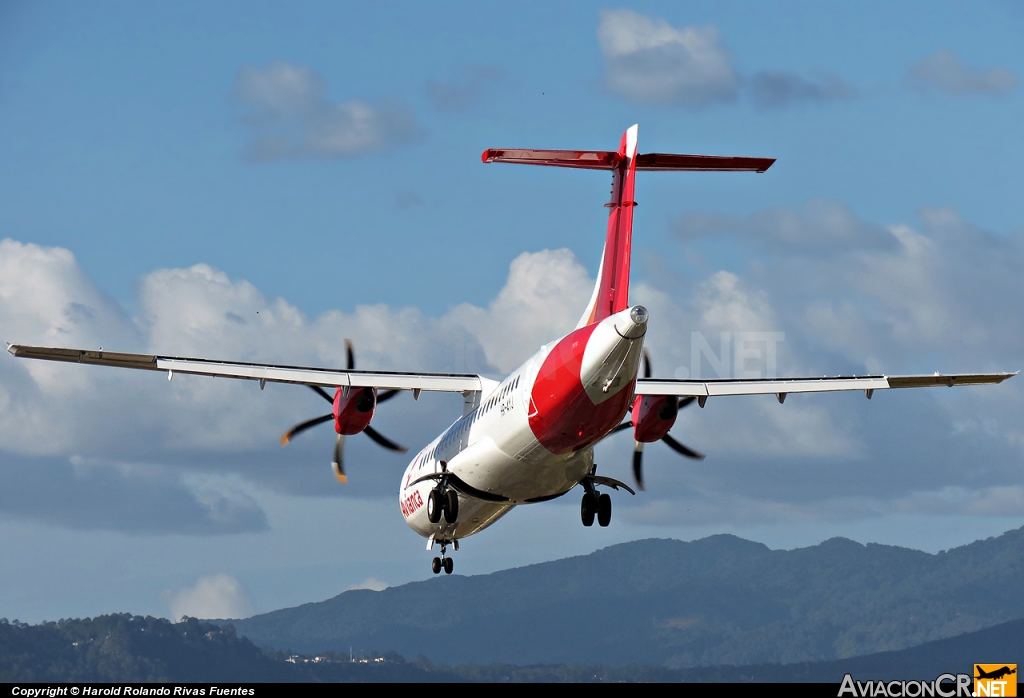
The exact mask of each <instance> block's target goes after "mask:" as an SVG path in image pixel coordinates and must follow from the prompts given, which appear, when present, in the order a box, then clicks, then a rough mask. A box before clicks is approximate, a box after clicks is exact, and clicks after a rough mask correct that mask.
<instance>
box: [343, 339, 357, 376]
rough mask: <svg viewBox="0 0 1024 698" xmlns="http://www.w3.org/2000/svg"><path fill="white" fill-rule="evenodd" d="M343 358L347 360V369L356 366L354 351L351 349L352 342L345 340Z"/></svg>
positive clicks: (352, 368)
mask: <svg viewBox="0 0 1024 698" xmlns="http://www.w3.org/2000/svg"><path fill="white" fill-rule="evenodd" d="M345 358H346V360H347V365H348V370H349V371H352V370H354V369H355V367H356V353H355V352H354V351H352V342H350V341H348V340H347V339H346V340H345Z"/></svg>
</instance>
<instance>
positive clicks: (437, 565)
mask: <svg viewBox="0 0 1024 698" xmlns="http://www.w3.org/2000/svg"><path fill="white" fill-rule="evenodd" d="M430 570H431V571H432V572H433V573H434V574H438V573H439V572H440V571H441V558H439V557H435V558H434V559H433V560H431V561H430Z"/></svg>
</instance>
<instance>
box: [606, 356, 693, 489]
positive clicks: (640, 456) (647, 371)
mask: <svg viewBox="0 0 1024 698" xmlns="http://www.w3.org/2000/svg"><path fill="white" fill-rule="evenodd" d="M650 377H651V360H650V356H649V355H648V354H647V351H646V350H644V378H650ZM695 399H696V398H694V397H684V398H679V397H676V396H675V395H667V396H665V398H664V400H665V401H664V403H663V404H662V405H661V406H660V407H659V408H658V411H657V417H658V419H659V420H662V421H666V422H669V424H670V426H669V428H670V429H671V425H672V424H675V420H676V415H677V414H678V413H679V410H681V409H683V408H684V407H686V406H687V405H689V404H690V403H691V402H693V401H694V400H695ZM635 404H637V403H634V405H635ZM632 409H633V408H632V407H630V410H632ZM634 417H636V418H639V417H638V416H637V415H634ZM632 428H633V420H632V419H631V420H630V421H628V422H623V423H622V424H620V425H619V426H617V427H615V428H614V429H612V431H611V433H612V434H614V433H616V432H619V431H623V430H624V429H632ZM660 440H661V441H664V442H665V444H666V445H667V446H668V447H669V448H671V449H672V450H673V451H675V452H676V453H680V454H682V455H684V456H686V457H687V458H694V459H696V460H704V454H703V453H700V452H698V451H694V450H693V449H692V448H690V447H689V446H687V445H686V444H683V443H680V442H679V441H676V440H675V439H674V438H672V437H671V436H670V435H669V434H668V431H667V430H666V432H665V434H664V435H662V436H661V438H660ZM643 460H644V442H643V441H637V442H636V446H635V447H634V449H633V478H634V479H635V480H636V486H637V487H639V488H640V489H644V475H643Z"/></svg>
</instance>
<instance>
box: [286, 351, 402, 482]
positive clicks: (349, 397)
mask: <svg viewBox="0 0 1024 698" xmlns="http://www.w3.org/2000/svg"><path fill="white" fill-rule="evenodd" d="M345 355H346V359H347V366H348V370H349V371H352V370H354V369H355V367H356V358H355V352H353V351H352V342H350V341H349V340H347V339H346V340H345ZM309 387H310V388H311V389H312V390H314V391H315V392H316V393H317V395H319V396H320V397H322V398H323V399H324V400H327V402H329V403H331V404H332V405H333V406H334V409H333V410H331V411H330V412H328V413H327V414H325V415H321V416H319V417H314V418H313V419H308V420H306V421H305V422H301V423H299V424H296V425H295V426H294V427H292V428H291V429H289V430H288V431H287V432H285V434H284V436H282V437H281V445H282V446H287V445H288V442H289V441H291V440H292V439H293V438H295V437H296V436H298V435H299V434H301V433H302V432H304V431H306V430H307V429H310V428H312V427H315V426H317V425H318V424H323V423H324V422H329V421H331V420H332V419H333V420H335V430H336V431H337V432H338V438H337V440H336V441H335V442H334V460H333V461H332V462H331V467H332V468H333V470H334V474H335V476H337V478H338V480H339V481H340V482H342V483H344V482H346V481H347V479H348V478H346V477H345V465H344V458H343V453H344V450H345V434H346V432H348V433H349V435H352V434H358V433H359V432H363V433H364V434H366V435H367V436H369V437H370V438H371V439H372V440H373V441H375V442H376V443H377V444H378V445H380V446H383V447H384V448H386V449H388V450H389V451H397V452H399V453H405V452H406V451H408V450H409V449H408V448H406V447H405V446H402V445H401V444H397V443H395V442H394V441H392V440H391V439H389V438H387V437H386V436H384V435H383V434H381V433H380V432H379V431H377V430H376V429H374V428H373V427H371V426H370V419H371V418H372V417H373V411H374V409H376V406H377V405H379V404H380V403H382V402H386V401H388V400H390V399H391V398H393V397H394V396H395V395H397V394H398V393H399V392H400V391H398V390H385V391H383V392H381V393H379V394H378V393H377V391H376V390H375V389H374V388H369V387H367V388H352V389H351V391H347V390H343V389H342V388H338V389H337V390H336V391H335V394H334V397H331V394H330V393H328V392H327V391H326V390H324V389H323V388H321V387H320V386H316V385H311V386H309ZM342 417H345V418H346V424H345V427H343V426H342ZM350 422H351V424H350ZM364 422H365V423H364ZM346 427H348V428H346Z"/></svg>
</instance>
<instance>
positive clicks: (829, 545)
mask: <svg viewBox="0 0 1024 698" xmlns="http://www.w3.org/2000/svg"><path fill="white" fill-rule="evenodd" d="M1022 573H1024V528H1021V529H1016V530H1012V531H1008V532H1007V533H1004V534H1003V535H1001V536H998V537H995V538H989V539H986V540H980V541H975V542H974V543H970V544H968V545H964V546H961V547H958V548H954V549H951V550H948V551H943V552H940V553H938V554H930V553H925V552H921V551H918V550H911V549H907V548H900V547H894V546H888V545H877V544H868V545H862V544H860V543H856V542H854V541H851V540H846V539H842V538H834V539H831V540H827V541H825V542H823V543H821V544H819V545H816V546H812V547H807V548H799V549H796V550H770V549H769V548H768V547H766V546H764V545H762V544H760V543H754V542H750V541H747V540H743V539H741V538H737V537H735V536H730V535H717V536H711V537H709V538H704V539H701V540H696V541H692V542H682V541H677V540H642V541H636V542H631V543H625V544H621V545H615V546H611V547H608V548H605V549H603V550H599V551H597V552H594V553H592V554H590V555H583V556H579V557H572V558H567V559H563V560H557V561H553V562H545V563H541V564H536V565H531V566H528V567H522V568H517V569H511V570H504V571H501V572H495V573H492V574H488V575H479V576H472V577H464V576H459V575H452V576H450V577H447V576H443V575H442V576H440V577H434V578H431V579H428V580H426V581H421V582H413V583H410V584H405V585H402V586H398V587H391V588H388V589H385V590H383V591H369V590H354V591H347V592H344V593H342V594H339V595H338V596H335V597H334V598H331V599H328V600H326V601H322V602H319V603H309V604H304V605H302V606H298V607H295V608H288V609H282V610H279V611H274V612H272V613H266V614H262V615H258V616H254V617H252V618H247V619H244V620H233V621H231V623H233V624H234V627H235V628H236V630H237V632H238V634H239V635H240V636H246V637H248V638H249V639H250V640H252V641H253V642H254V643H255V644H256V645H259V646H264V647H272V648H277V649H279V650H285V649H288V650H292V651H297V652H303V653H317V652H324V651H335V652H348V650H349V648H350V647H356V648H364V649H367V650H371V649H373V650H380V651H393V652H397V653H398V654H400V655H404V656H411V657H417V656H420V657H425V658H426V659H428V660H430V661H431V662H434V663H441V664H445V665H448V666H454V665H457V664H465V663H472V664H486V663H491V662H502V663H508V664H518V665H528V664H585V665H605V666H624V665H647V666H661V667H665V668H670V669H685V668H689V667H713V666H744V665H747V666H751V665H776V664H793V663H800V662H823V661H824V662H827V661H831V660H839V659H844V658H850V657H856V656H860V655H868V654H872V653H879V652H887V651H894V650H902V649H905V648H910V647H913V646H916V645H921V644H923V643H928V642H932V641H936V640H941V639H943V638H950V637H953V636H956V635H960V634H962V633H968V632H972V631H977V630H980V629H982V628H987V627H991V626H995V625H998V624H1000V623H1004V622H1006V621H1011V620H1014V619H1018V618H1024V593H1022V589H1024V587H1022V584H1021V580H1022V579H1024V574H1022ZM215 622H218V621H215ZM977 661H988V660H986V659H983V658H982V659H978V660H977ZM992 661H1004V660H1002V659H993V660H992ZM840 678H841V677H840Z"/></svg>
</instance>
